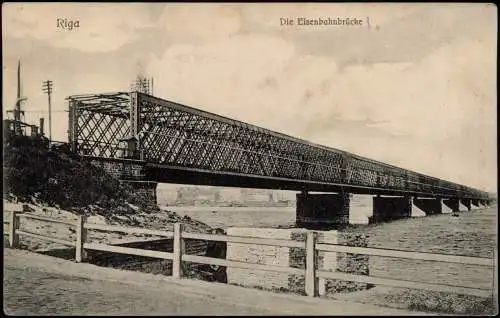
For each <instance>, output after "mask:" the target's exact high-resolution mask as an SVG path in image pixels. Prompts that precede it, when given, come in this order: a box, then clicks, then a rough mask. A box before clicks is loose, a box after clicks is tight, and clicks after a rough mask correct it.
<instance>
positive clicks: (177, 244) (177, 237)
mask: <svg viewBox="0 0 500 318" xmlns="http://www.w3.org/2000/svg"><path fill="white" fill-rule="evenodd" d="M182 241H183V240H182V224H181V223H175V224H174V259H173V264H172V276H173V277H174V278H181V277H182V253H183V252H184V249H183V245H184V244H182V243H183V242H182Z"/></svg>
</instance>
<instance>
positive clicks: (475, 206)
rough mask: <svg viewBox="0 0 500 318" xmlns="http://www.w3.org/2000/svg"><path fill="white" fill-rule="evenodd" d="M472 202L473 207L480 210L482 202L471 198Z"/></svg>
mask: <svg viewBox="0 0 500 318" xmlns="http://www.w3.org/2000/svg"><path fill="white" fill-rule="evenodd" d="M470 202H471V209H472V210H478V209H480V208H481V204H479V200H476V199H471V200H470Z"/></svg>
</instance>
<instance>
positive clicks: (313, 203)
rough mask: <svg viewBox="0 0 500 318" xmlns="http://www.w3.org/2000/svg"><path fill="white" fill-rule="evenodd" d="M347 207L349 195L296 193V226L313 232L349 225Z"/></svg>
mask: <svg viewBox="0 0 500 318" xmlns="http://www.w3.org/2000/svg"><path fill="white" fill-rule="evenodd" d="M349 205H350V197H349V193H343V194H337V193H319V194H311V193H308V192H301V193H298V194H297V210H296V225H297V226H298V227H302V228H307V229H314V230H319V229H331V228H337V227H342V226H344V225H347V224H349Z"/></svg>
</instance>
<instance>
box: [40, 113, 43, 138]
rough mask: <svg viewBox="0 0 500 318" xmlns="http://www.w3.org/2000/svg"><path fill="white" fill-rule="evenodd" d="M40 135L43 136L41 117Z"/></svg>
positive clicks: (41, 120) (41, 119)
mask: <svg viewBox="0 0 500 318" xmlns="http://www.w3.org/2000/svg"><path fill="white" fill-rule="evenodd" d="M40 135H42V136H43V117H42V118H40Z"/></svg>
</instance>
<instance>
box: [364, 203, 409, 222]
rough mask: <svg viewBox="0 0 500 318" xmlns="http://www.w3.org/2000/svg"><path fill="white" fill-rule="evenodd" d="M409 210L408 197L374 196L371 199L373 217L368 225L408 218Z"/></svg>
mask: <svg viewBox="0 0 500 318" xmlns="http://www.w3.org/2000/svg"><path fill="white" fill-rule="evenodd" d="M411 208H412V200H411V198H410V197H382V196H376V197H374V198H373V217H372V220H371V222H370V223H378V222H385V221H391V220H399V219H404V218H410V217H411Z"/></svg>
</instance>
